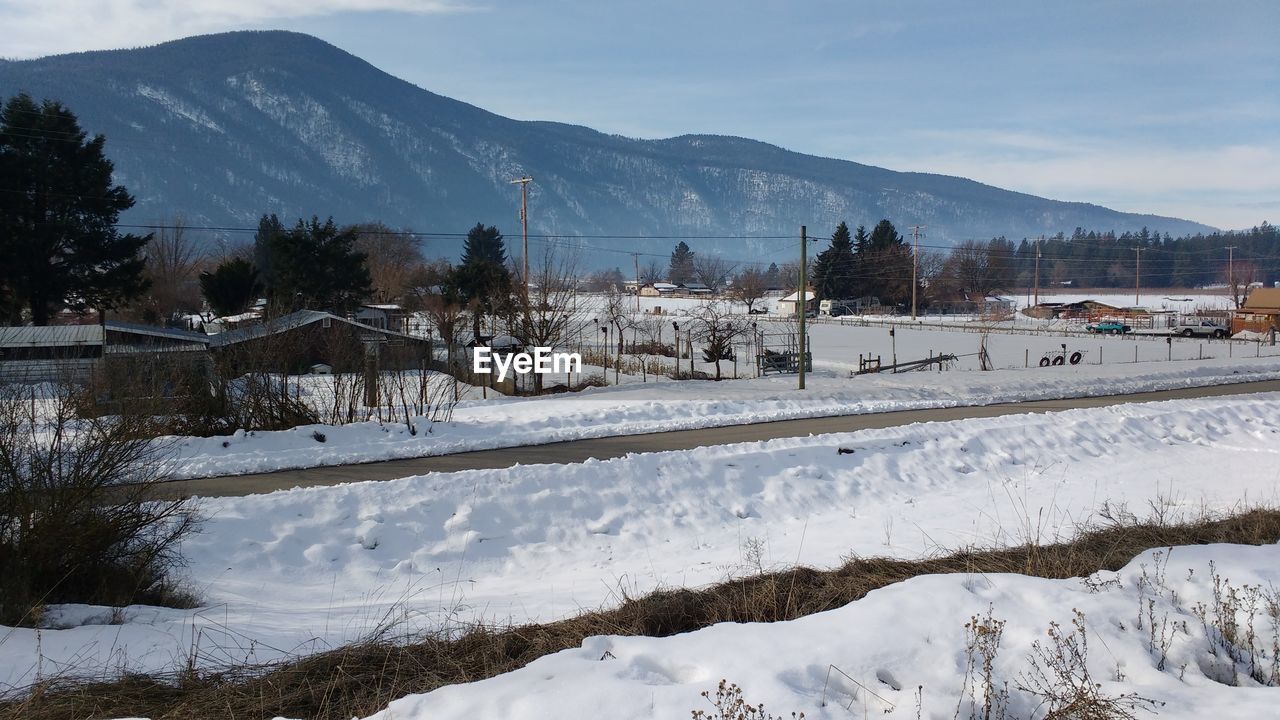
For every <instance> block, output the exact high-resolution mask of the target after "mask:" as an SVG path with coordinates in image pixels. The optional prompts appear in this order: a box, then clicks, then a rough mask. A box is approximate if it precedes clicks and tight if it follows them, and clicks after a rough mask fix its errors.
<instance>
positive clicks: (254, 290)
mask: <svg viewBox="0 0 1280 720" xmlns="http://www.w3.org/2000/svg"><path fill="white" fill-rule="evenodd" d="M200 292H201V293H202V294H203V295H204V299H205V302H207V303H208V304H209V307H210V309H212V310H213V312H214V313H215V314H216V315H218V316H220V317H222V316H226V315H236V314H238V313H242V312H244V311H245V310H246V309H248V307H249V305H250V304H251V303H253V301H254V300H255V299H256V298H257V297H258V293H260V292H262V283H260V282H258V272H257V270H256V269H254V267H253V263H250V262H249V261H248V260H245V259H244V258H233V259H231V260H228V261H226V262H224V263H222V264H220V265H218V267H217V268H215V269H214V270H213V272H209V271H205V272H202V273H200Z"/></svg>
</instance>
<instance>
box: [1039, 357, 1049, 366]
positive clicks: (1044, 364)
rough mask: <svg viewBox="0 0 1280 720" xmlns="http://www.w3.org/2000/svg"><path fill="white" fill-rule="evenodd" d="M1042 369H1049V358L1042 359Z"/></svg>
mask: <svg viewBox="0 0 1280 720" xmlns="http://www.w3.org/2000/svg"><path fill="white" fill-rule="evenodd" d="M1040 367H1049V358H1047V357H1042V358H1040Z"/></svg>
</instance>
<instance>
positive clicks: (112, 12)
mask: <svg viewBox="0 0 1280 720" xmlns="http://www.w3.org/2000/svg"><path fill="white" fill-rule="evenodd" d="M475 9H477V8H475V7H473V6H471V5H468V4H466V3H464V2H462V1H461V0H196V1H190V0H41V1H39V2H30V1H29V0H17V1H15V0H0V26H3V27H4V28H5V48H4V51H3V52H4V55H5V57H9V58H30V57H38V56H42V55H51V54H56V53H63V52H75V51H80V50H86V49H106V48H121V47H136V46H140V45H153V44H155V43H158V42H163V41H165V40H173V39H176V38H180V37H186V36H189V35H198V34H201V33H208V32H220V31H224V30H231V29H237V28H247V27H257V26H261V25H263V24H266V23H272V22H281V21H285V20H291V19H298V18H307V17H319V16H324V15H332V14H335V13H341V12H400V13H411V14H418V15H428V14H444V13H458V12H468V11H471V10H475Z"/></svg>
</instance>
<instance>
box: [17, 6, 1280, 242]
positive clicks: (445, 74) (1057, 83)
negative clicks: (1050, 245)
mask: <svg viewBox="0 0 1280 720" xmlns="http://www.w3.org/2000/svg"><path fill="white" fill-rule="evenodd" d="M0 27H4V28H6V29H5V31H4V32H3V33H2V34H0V55H3V56H5V57H10V58H19V57H35V56H39V55H47V54H52V53H59V52H68V51H75V50H87V49H101V48H116V47H129V46H136V45H149V44H154V43H156V42H161V41H164V40H170V39H174V38H178V37H184V36H187V35H193V34H199V33H207V32H218V31H223V30H232V29H243V28H264V29H265V28H272V29H288V30H297V31H300V32H306V33H311V34H313V35H316V36H318V37H321V38H323V39H325V40H327V41H329V42H331V43H333V44H335V45H337V46H338V47H341V48H343V49H345V50H347V51H349V52H351V53H354V54H355V55H358V56H360V57H362V58H364V59H366V60H368V61H369V62H371V63H372V64H374V65H376V66H378V67H380V68H382V69H384V70H386V71H387V72H390V73H392V74H394V75H397V76H399V77H402V78H404V79H406V80H409V81H411V82H413V83H416V84H418V85H420V86H422V87H424V88H426V89H428V90H431V91H434V92H438V93H440V94H443V95H447V96H449V97H453V98H457V99H459V100H464V101H467V102H470V103H472V104H475V105H478V106H480V107H483V108H485V109H487V110H492V111H494V112H497V113H499V114H502V115H506V116H509V117H513V118H520V119H538V120H558V121H563V122H570V123H575V124H579V125H586V126H589V127H592V128H595V129H597V130H602V131H604V132H610V133H619V134H622V135H629V136H634V137H646V138H655V137H669V136H672V135H680V134H684V133H719V134H728V135H742V136H746V137H751V138H755V139H759V140H764V141H766V142H771V143H775V144H777V145H781V146H783V147H786V148H788V149H791V150H797V151H801V152H806V153H812V154H815V155H824V156H830V157H838V158H844V159H847V160H854V161H857V162H863V163H869V164H874V165H881V166H884V167H889V168H892V169H895V170H918V171H929V172H941V173H946V174H951V175H961V176H964V177H970V178H974V179H976V180H980V181H983V182H987V183H991V184H993V185H998V186H1001V187H1005V188H1010V189H1014V190H1021V191H1025V192H1029V193H1033V194H1036V195H1044V196H1047V197H1052V198H1056V199H1062V200H1082V201H1087V202H1095V203H1099V204H1102V205H1107V206H1110V207H1113V208H1116V209H1118V210H1126V211H1134V212H1151V213H1157V214H1161V215H1173V216H1177V217H1184V218H1188V219H1192V220H1198V221H1201V222H1205V223H1208V224H1210V225H1215V226H1218V227H1222V228H1242V227H1248V226H1251V225H1255V224H1257V223H1259V222H1261V221H1263V220H1269V221H1271V222H1273V223H1277V222H1280V0H1241V1H1238V2H1232V1H1231V0H1223V1H1222V2H1215V3H1210V2H1207V1H1198V2H1192V1H1162V2H1157V1H1155V0H1131V1H1126V0H1097V1H1094V0H1073V1H1070V2H1058V3H1052V4H1050V3H1039V2H1023V1H1019V2H985V1H984V2H955V1H953V0H932V1H927V2H926V1H924V0H921V1H918V2H915V1H912V0H896V1H890V0H882V1H880V2H852V1H849V2H834V1H833V2H800V1H796V2H781V1H775V2H765V1H761V0H736V1H735V2H721V1H719V0H707V1H705V2H699V1H698V0H684V1H683V2H673V1H668V0H649V1H647V2H609V1H606V0H597V1H595V2H591V1H585V0H583V1H570V0H561V1H551V2H538V1H526V2H507V1H506V0H476V2H474V3H473V2H472V1H471V0H437V1H422V0H229V1H227V2H181V1H179V0H98V1H96V2H91V1H87V0H86V1H81V0H42V1H41V2H33V1H32V0H21V1H20V2H13V1H11V0H0Z"/></svg>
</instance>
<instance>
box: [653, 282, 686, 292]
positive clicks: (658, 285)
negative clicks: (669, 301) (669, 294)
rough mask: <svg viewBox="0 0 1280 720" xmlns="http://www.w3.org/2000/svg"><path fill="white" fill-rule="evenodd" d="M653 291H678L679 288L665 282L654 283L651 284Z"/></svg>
mask: <svg viewBox="0 0 1280 720" xmlns="http://www.w3.org/2000/svg"><path fill="white" fill-rule="evenodd" d="M653 289H654V290H678V289H680V286H679V285H673V284H671V283H666V282H656V283H653Z"/></svg>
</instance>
